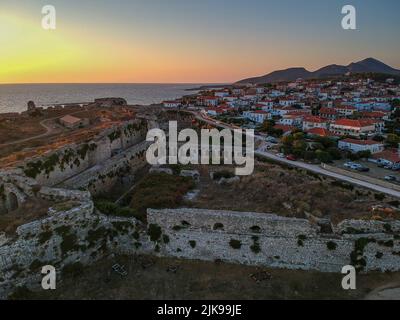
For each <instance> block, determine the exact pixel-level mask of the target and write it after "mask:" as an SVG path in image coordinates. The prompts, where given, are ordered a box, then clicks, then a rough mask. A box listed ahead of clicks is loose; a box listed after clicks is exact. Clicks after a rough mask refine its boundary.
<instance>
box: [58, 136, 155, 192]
mask: <svg viewBox="0 0 400 320" xmlns="http://www.w3.org/2000/svg"><path fill="white" fill-rule="evenodd" d="M148 145H149V143H148V142H146V141H144V142H141V143H138V144H136V145H134V146H132V147H130V148H128V149H126V150H125V151H124V152H122V153H121V154H118V155H116V156H114V157H113V158H111V159H108V160H106V161H104V162H102V163H100V164H98V165H96V166H94V167H91V168H90V169H88V170H86V171H84V172H82V173H81V174H78V175H76V176H73V177H72V178H71V179H68V180H66V181H64V182H63V184H62V187H65V188H73V189H82V188H83V189H87V190H89V191H90V192H91V194H92V195H96V194H99V193H102V192H106V191H107V190H109V189H110V188H111V187H112V186H113V185H114V184H115V183H116V182H118V180H119V179H121V177H128V176H132V175H133V174H134V172H135V171H136V170H137V169H139V168H140V167H142V166H144V165H145V164H146V162H145V152H146V150H147V148H148Z"/></svg>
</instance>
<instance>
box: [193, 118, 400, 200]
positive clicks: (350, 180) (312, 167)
mask: <svg viewBox="0 0 400 320" xmlns="http://www.w3.org/2000/svg"><path fill="white" fill-rule="evenodd" d="M192 114H194V115H195V116H196V118H197V119H199V120H202V121H205V122H207V123H208V124H210V125H213V126H216V127H221V128H225V129H236V128H238V127H236V126H233V125H229V124H226V123H222V122H219V121H216V120H214V119H212V118H210V117H207V116H204V115H203V114H202V113H200V112H192ZM255 139H256V140H263V141H264V138H263V137H261V136H255ZM255 154H256V155H258V156H261V157H266V158H269V159H271V160H274V161H277V162H280V163H285V164H288V165H291V166H293V167H297V168H301V169H305V170H308V171H311V172H314V173H316V174H321V175H324V176H327V177H331V178H334V179H337V180H340V181H344V182H348V183H351V184H353V185H357V186H360V187H364V188H368V189H371V190H374V191H377V192H381V193H384V194H387V195H390V196H393V197H397V198H400V192H399V191H396V190H393V189H390V188H385V187H381V186H378V185H375V184H373V183H369V182H366V181H363V180H359V179H355V178H352V177H349V176H346V175H343V174H339V173H335V172H331V171H329V170H326V169H323V168H322V167H320V166H318V165H313V164H308V163H304V162H300V161H290V160H287V159H285V158H280V157H278V156H276V155H275V154H273V153H271V152H263V151H258V150H257V151H255Z"/></svg>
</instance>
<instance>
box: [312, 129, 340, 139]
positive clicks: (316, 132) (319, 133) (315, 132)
mask: <svg viewBox="0 0 400 320" xmlns="http://www.w3.org/2000/svg"><path fill="white" fill-rule="evenodd" d="M307 133H309V134H313V135H316V136H320V137H331V136H334V134H333V133H332V132H330V131H329V130H327V129H324V128H313V129H310V130H308V131H307Z"/></svg>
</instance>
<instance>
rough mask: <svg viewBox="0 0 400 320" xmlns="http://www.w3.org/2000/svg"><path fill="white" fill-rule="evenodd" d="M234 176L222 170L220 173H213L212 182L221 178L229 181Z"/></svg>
mask: <svg viewBox="0 0 400 320" xmlns="http://www.w3.org/2000/svg"><path fill="white" fill-rule="evenodd" d="M234 176H235V175H234V174H233V173H232V172H230V171H227V170H222V171H217V172H214V175H213V178H214V180H220V179H222V178H225V179H230V178H233V177H234Z"/></svg>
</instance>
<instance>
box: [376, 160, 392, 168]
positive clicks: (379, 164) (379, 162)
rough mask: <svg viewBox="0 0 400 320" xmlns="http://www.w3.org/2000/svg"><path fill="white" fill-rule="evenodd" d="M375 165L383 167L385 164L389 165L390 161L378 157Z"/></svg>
mask: <svg viewBox="0 0 400 320" xmlns="http://www.w3.org/2000/svg"><path fill="white" fill-rule="evenodd" d="M377 165H378V167H380V168H385V167H387V166H391V165H392V163H391V162H390V161H388V160H385V159H378V161H377Z"/></svg>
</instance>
